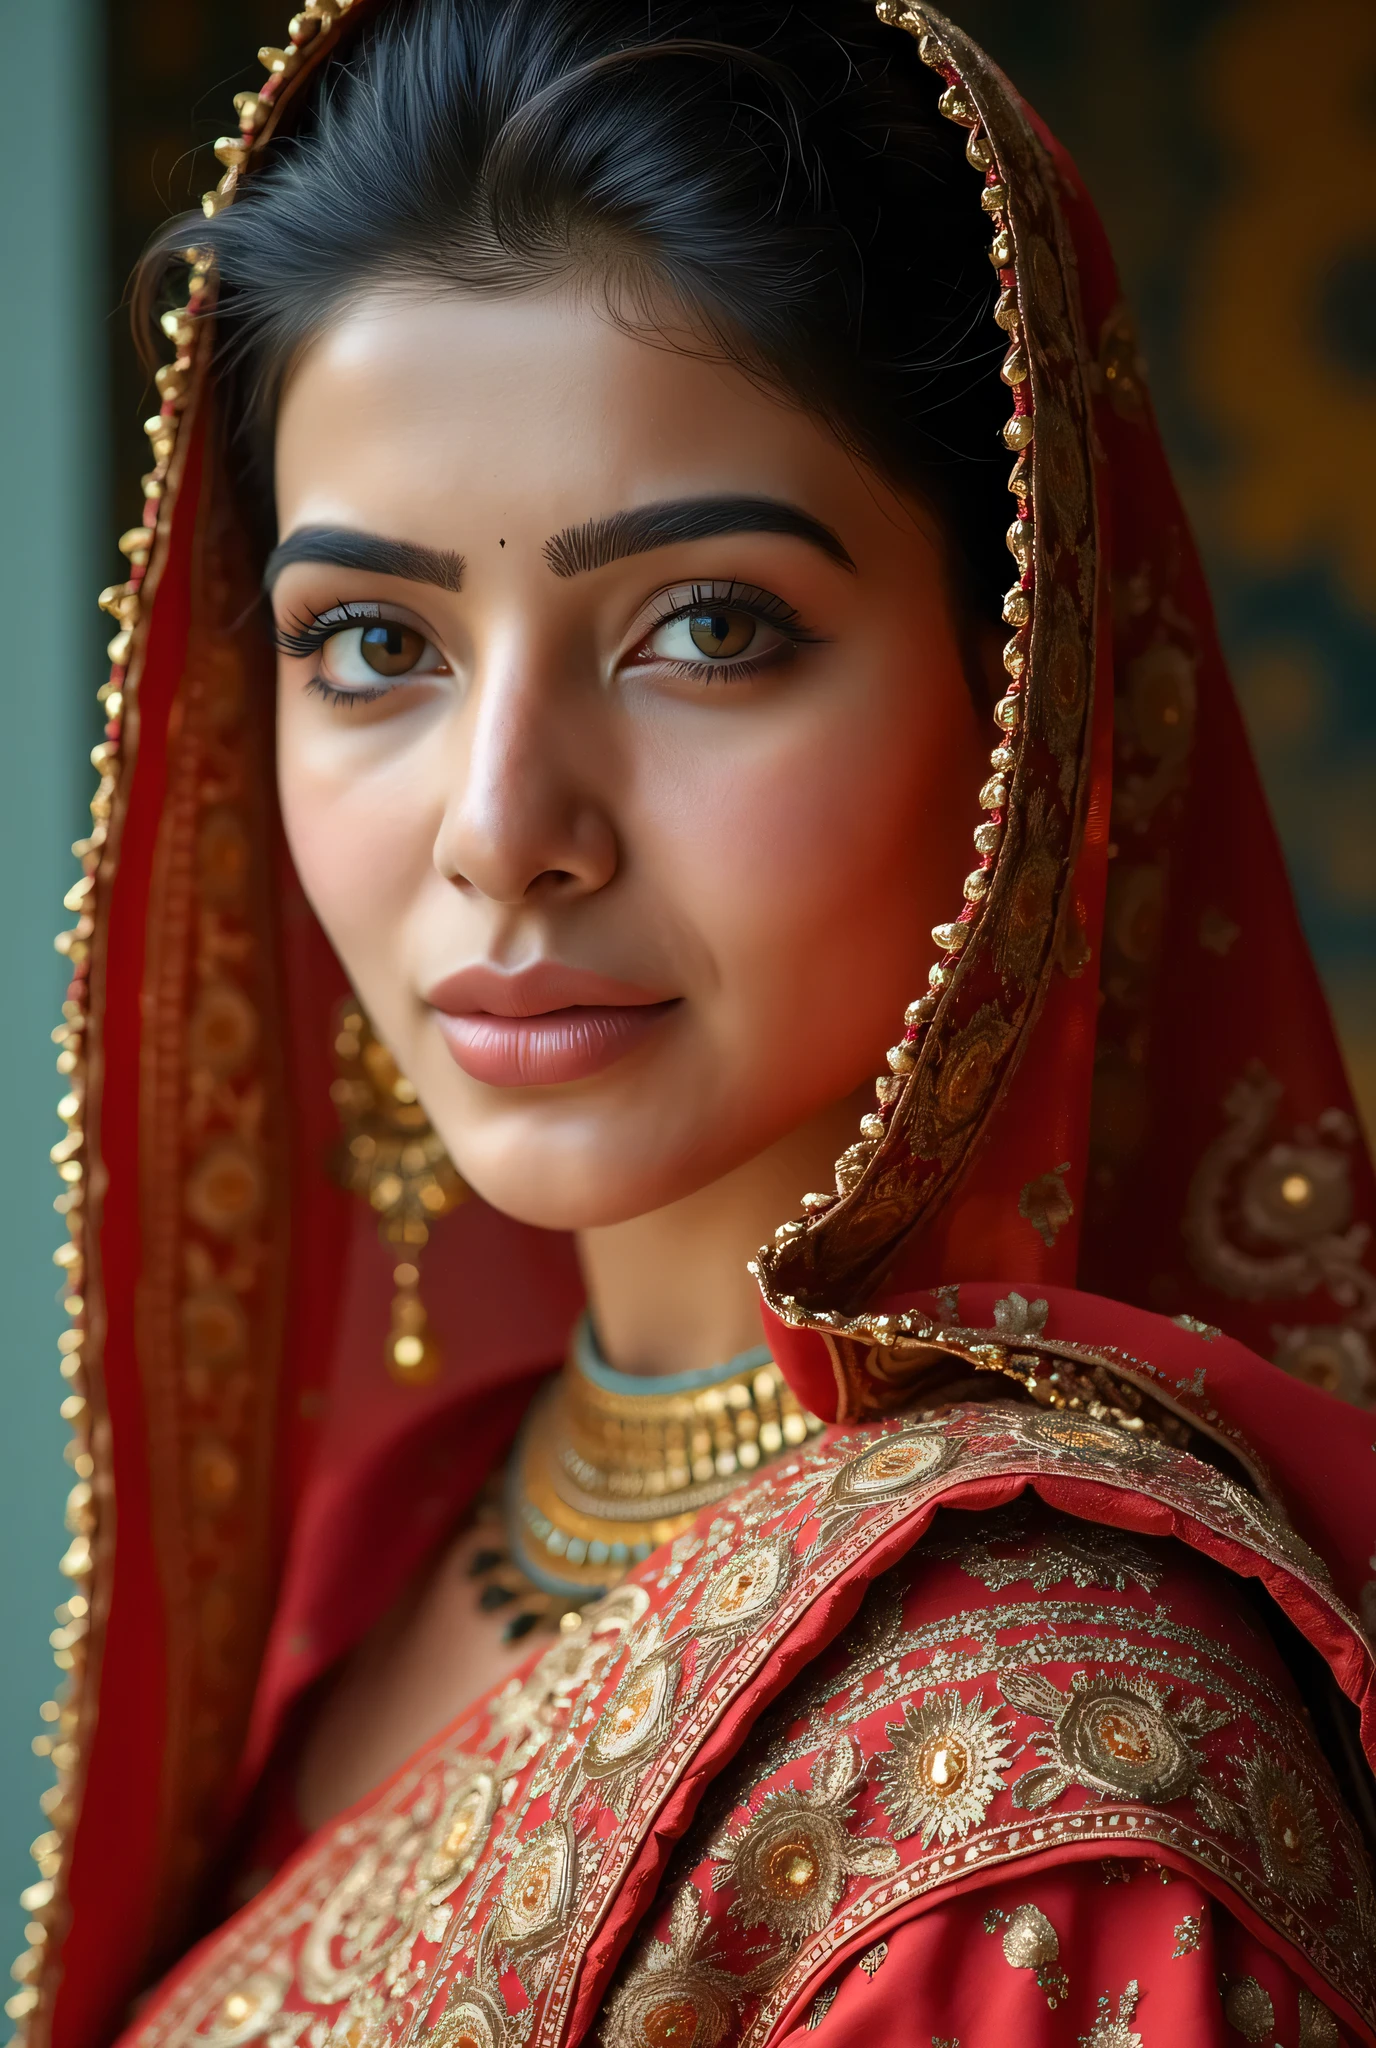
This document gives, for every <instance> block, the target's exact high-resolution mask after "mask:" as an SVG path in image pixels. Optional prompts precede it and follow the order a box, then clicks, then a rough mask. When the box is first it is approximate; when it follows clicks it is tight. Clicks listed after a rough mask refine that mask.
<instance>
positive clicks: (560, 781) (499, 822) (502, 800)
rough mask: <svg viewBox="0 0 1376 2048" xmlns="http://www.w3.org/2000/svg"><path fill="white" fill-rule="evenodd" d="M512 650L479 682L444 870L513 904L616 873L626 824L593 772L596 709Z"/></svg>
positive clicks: (445, 836) (450, 812)
mask: <svg viewBox="0 0 1376 2048" xmlns="http://www.w3.org/2000/svg"><path fill="white" fill-rule="evenodd" d="M546 666H547V665H546V664H542V663H541V662H539V661H538V660H537V659H535V658H533V656H532V653H531V651H529V650H527V652H526V653H525V654H524V655H521V654H518V653H517V652H516V651H514V650H513V651H512V652H511V653H510V654H509V655H508V657H507V658H506V659H505V660H498V659H494V660H492V661H491V662H490V663H488V664H487V665H486V672H485V673H480V674H478V675H476V676H475V677H474V682H473V687H472V689H471V691H470V694H469V699H468V703H467V705H466V706H465V711H464V715H463V717H462V718H461V720H460V721H459V726H458V731H457V733H456V736H455V750H456V758H455V759H454V762H453V771H452V780H451V782H450V787H449V792H448V796H447V801H446V803H445V808H444V815H443V817H442V819H441V822H440V827H439V831H438V833H437V835H436V839H435V849H434V860H435V866H436V868H437V869H438V870H439V872H440V874H441V875H443V876H444V877H445V879H446V880H447V881H451V882H453V883H454V884H455V886H456V887H458V888H460V889H463V890H466V891H471V892H472V893H473V894H475V895H478V896H483V897H486V898H487V899H488V900H489V901H491V902H494V903H502V904H508V905H515V904H522V903H530V902H533V901H539V902H549V901H552V900H572V899H576V898H578V897H580V896H588V895H592V894H594V893H595V892H596V891H597V890H599V889H602V888H605V887H606V885H607V883H608V882H609V881H610V880H611V879H612V876H613V875H614V874H615V873H616V869H617V863H618V846H617V834H616V828H615V825H614V823H613V820H612V817H611V815H610V813H609V810H608V808H607V805H606V803H605V801H604V800H603V797H602V795H601V793H600V790H599V788H598V786H597V785H598V777H597V776H596V775H595V774H594V773H592V772H591V769H592V763H593V760H594V759H595V758H596V757H597V755H598V753H599V751H600V750H599V749H598V748H597V747H596V743H595V741H594V743H593V744H592V745H591V746H590V744H589V741H590V739H592V735H591V734H590V732H589V725H590V724H595V723H596V718H595V714H594V716H593V718H592V719H591V720H590V719H589V718H588V716H587V714H588V712H589V711H591V709H592V707H591V706H588V705H584V704H579V705H574V704H573V703H572V702H570V701H569V697H568V693H567V692H566V691H561V690H560V689H559V688H558V687H557V685H552V684H551V682H550V680H549V677H548V675H547V674H545V675H543V676H542V674H541V669H542V667H546Z"/></svg>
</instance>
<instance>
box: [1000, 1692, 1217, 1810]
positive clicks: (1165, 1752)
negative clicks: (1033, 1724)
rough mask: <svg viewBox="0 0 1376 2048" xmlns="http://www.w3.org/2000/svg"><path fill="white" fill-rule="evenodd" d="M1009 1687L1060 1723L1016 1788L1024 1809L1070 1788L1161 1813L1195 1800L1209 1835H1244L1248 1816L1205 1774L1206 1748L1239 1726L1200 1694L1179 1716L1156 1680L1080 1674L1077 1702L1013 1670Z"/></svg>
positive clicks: (1026, 1707) (1037, 1744)
mask: <svg viewBox="0 0 1376 2048" xmlns="http://www.w3.org/2000/svg"><path fill="white" fill-rule="evenodd" d="M1000 1684H1001V1686H1002V1690H1003V1696H1004V1698H1005V1699H1006V1700H1007V1701H1008V1702H1009V1703H1010V1705H1012V1706H1015V1707H1017V1708H1018V1709H1019V1710H1020V1711H1021V1712H1022V1713H1024V1714H1029V1715H1031V1716H1033V1717H1034V1718H1035V1719H1037V1720H1044V1721H1047V1722H1049V1723H1050V1726H1049V1727H1048V1728H1046V1729H1043V1730H1041V1731H1039V1732H1038V1733H1037V1734H1035V1735H1033V1737H1032V1740H1031V1747H1032V1748H1033V1749H1034V1750H1035V1751H1037V1752H1038V1753H1039V1755H1040V1756H1041V1758H1042V1761H1041V1762H1040V1763H1038V1764H1035V1765H1034V1766H1033V1768H1032V1769H1031V1770H1029V1771H1026V1772H1024V1773H1023V1775H1022V1777H1020V1778H1019V1779H1018V1780H1017V1781H1016V1783H1015V1784H1014V1785H1013V1788H1012V1794H1013V1804H1014V1805H1015V1806H1022V1807H1028V1808H1033V1809H1036V1808H1040V1807H1043V1806H1049V1805H1050V1804H1051V1802H1052V1801H1053V1800H1054V1799H1058V1798H1059V1797H1060V1796H1061V1794H1062V1793H1063V1792H1064V1791H1066V1790H1067V1788H1068V1787H1069V1786H1071V1785H1083V1786H1085V1787H1087V1788H1088V1789H1089V1790H1091V1791H1094V1792H1102V1793H1106V1794H1109V1795H1110V1796H1116V1797H1118V1798H1130V1799H1143V1800H1148V1801H1151V1802H1153V1803H1160V1804H1168V1803H1169V1802H1170V1801H1172V1800H1175V1799H1181V1798H1189V1799H1190V1800H1192V1801H1193V1803H1194V1805H1195V1807H1196V1809H1197V1810H1198V1812H1199V1814H1200V1817H1201V1819H1203V1820H1204V1822H1205V1824H1206V1826H1209V1827H1216V1828H1222V1829H1223V1830H1224V1831H1225V1832H1226V1833H1229V1834H1236V1833H1238V1832H1239V1827H1240V1821H1241V1816H1240V1814H1239V1813H1238V1811H1237V1808H1236V1806H1235V1804H1234V1803H1233V1802H1232V1801H1231V1800H1229V1799H1227V1798H1226V1797H1225V1796H1224V1795H1223V1794H1221V1793H1220V1792H1219V1791H1218V1789H1217V1788H1216V1787H1215V1786H1214V1785H1213V1784H1212V1783H1211V1782H1210V1780H1209V1779H1208V1777H1206V1776H1205V1775H1204V1771H1203V1765H1202V1761H1201V1758H1200V1756H1199V1753H1198V1748H1197V1745H1198V1743H1199V1740H1200V1738H1201V1737H1203V1736H1205V1735H1210V1734H1212V1733H1213V1731H1214V1730H1215V1729H1216V1728H1221V1727H1223V1726H1225V1725H1226V1723H1227V1722H1228V1720H1229V1718H1230V1717H1229V1715H1228V1714H1227V1713H1226V1712H1224V1711H1223V1710H1222V1709H1220V1708H1215V1707H1210V1706H1209V1705H1208V1704H1207V1702H1206V1701H1205V1700H1204V1699H1202V1698H1201V1697H1200V1696H1199V1695H1198V1694H1195V1695H1192V1696H1190V1697H1188V1698H1186V1699H1185V1700H1184V1701H1182V1702H1181V1703H1180V1705H1179V1706H1177V1707H1174V1708H1170V1707H1168V1706H1167V1695H1166V1694H1165V1693H1164V1692H1163V1691H1162V1689H1161V1688H1160V1687H1159V1686H1157V1685H1154V1684H1153V1683H1152V1682H1151V1681H1150V1680H1149V1679H1144V1678H1128V1677H1114V1678H1091V1677H1090V1676H1089V1674H1088V1673H1087V1672H1083V1671H1077V1672H1075V1673H1074V1674H1073V1676H1072V1678H1071V1689H1070V1691H1069V1692H1068V1693H1063V1692H1061V1691H1060V1690H1059V1688H1058V1687H1056V1686H1054V1685H1053V1684H1052V1683H1051V1681H1050V1680H1049V1679H1047V1678H1045V1677H1043V1676H1042V1674H1041V1673H1040V1672H1031V1671H1010V1672H1008V1673H1007V1674H1005V1676H1004V1677H1003V1678H1002V1679H1001V1680H1000Z"/></svg>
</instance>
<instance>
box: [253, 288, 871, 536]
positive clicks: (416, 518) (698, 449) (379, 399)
mask: <svg viewBox="0 0 1376 2048" xmlns="http://www.w3.org/2000/svg"><path fill="white" fill-rule="evenodd" d="M682 343H683V345H682V346H675V345H674V343H673V340H672V339H671V338H661V337H658V336H656V337H654V338H653V339H642V338H640V337H639V336H636V335H631V334H627V333H626V332H624V331H623V330H622V329H621V328H619V327H617V326H616V325H615V324H614V323H613V322H612V321H611V320H610V319H609V318H608V317H607V316H606V315H605V313H603V312H602V311H601V310H600V309H599V308H598V307H597V306H595V305H593V304H591V303H589V302H588V300H587V299H586V298H585V297H579V296H575V295H574V294H572V293H547V294H541V295H534V294H532V295H530V296H523V297H511V298H492V299H478V298H471V297H461V296H459V295H457V294H447V295H445V296H443V297H439V298H434V299H430V300H423V299H418V298H402V297H392V298H384V297H377V298H375V299H371V300H367V301H364V302H362V303H360V304H359V305H357V306H355V307H353V308H352V309H350V310H349V311H348V312H346V313H345V314H343V315H342V316H341V317H340V318H339V319H338V320H336V321H335V322H333V323H332V324H331V325H330V326H329V327H328V328H327V329H326V330H325V332H324V333H323V334H322V335H321V336H320V337H319V338H318V339H317V340H316V341H315V342H314V344H313V345H312V346H311V348H310V349H309V350H308V351H307V352H306V354H305V355H304V356H303V358H302V360H301V361H300V363H299V364H298V366H297V367H296V369H295V370H294V372H293V374H292V376H291V379H290V381H289V383H288V385H287V388H286V391H285V393H284V396H283V401H282V405H281V408H280V411H279V416H278V427H277V444H276V472H277V496H278V510H279V516H280V519H281V523H282V526H283V529H284V530H285V529H286V528H288V527H291V526H297V525H302V524H311V523H317V522H319V523H328V522H329V521H331V520H334V521H344V522H345V523H356V522H358V521H359V520H361V519H363V518H364V517H365V516H366V518H367V519H368V521H369V522H371V523H379V522H380V521H381V520H382V519H384V518H385V517H386V516H387V515H389V514H390V515H391V516H392V518H393V519H394V520H395V519H396V518H398V517H399V516H400V515H401V514H402V513H405V515H406V518H405V521H404V528H405V530H406V531H408V532H410V533H413V534H414V535H415V536H416V537H417V538H422V537H427V536H426V529H427V528H428V527H429V526H431V525H432V524H435V525H436V526H437V527H439V526H442V525H443V524H444V523H445V518H446V515H447V517H448V518H449V519H450V520H452V516H453V510H454V507H455V505H456V503H458V502H460V501H462V502H464V503H466V504H468V505H469V506H473V505H475V504H482V505H483V506H484V507H485V508H487V509H488V510H489V511H491V512H492V513H494V514H496V515H498V516H509V517H510V518H511V519H513V520H514V519H516V518H517V517H519V515H520V514H521V513H522V511H523V510H525V511H528V512H529V513H530V514H531V516H532V517H535V518H537V519H538V521H539V522H540V523H542V524H543V526H544V528H545V530H546V531H548V530H549V529H550V527H551V526H554V525H558V524H560V523H561V521H563V520H564V519H569V520H575V519H584V518H586V517H587V516H588V514H589V512H590V511H592V512H598V511H605V510H608V509H610V508H612V507H615V506H620V505H629V504H635V503H638V502H645V501H647V500H651V499H656V498H663V497H667V496H676V495H680V494H682V495H695V494H697V493H700V492H703V491H706V490H712V491H721V490H727V491H729V490H740V491H750V492H757V493H758V492H760V491H767V492H769V493H771V494H774V495H777V496H780V497H785V498H789V499H793V500H797V501H800V502H803V503H811V502H814V501H817V500H821V501H822V502H824V503H825V502H828V501H832V502H834V501H835V498H836V493H837V492H838V491H844V490H854V489H855V487H856V483H857V478H856V473H855V464H854V462H853V460H852V458H851V457H850V456H849V455H848V453H847V452H846V451H845V449H844V448H843V447H842V446H841V444H840V443H839V441H837V439H836V438H835V437H834V436H833V435H832V434H831V433H830V432H829V431H828V430H827V429H826V428H825V427H824V426H822V425H820V424H819V423H818V422H817V421H815V420H814V419H812V418H811V417H810V416H809V415H808V414H806V413H805V412H803V411H802V410H801V409H800V408H799V407H797V406H795V405H792V404H790V403H788V402H787V401H786V400H784V399H783V398H781V397H779V396H777V395H776V394H774V393H773V392H771V391H768V390H765V389H762V388H761V387H760V386H759V385H758V384H757V383H756V382H755V381H754V380H752V379H751V378H750V377H748V376H746V375H745V374H744V373H743V372H742V371H740V370H738V369H736V368H735V367H734V366H732V365H730V364H725V363H721V362H718V361H713V360H711V359H709V358H708V357H707V356H706V355H705V354H704V353H703V352H702V350H701V348H700V347H699V346H698V345H697V344H695V343H693V342H692V340H691V338H690V337H688V336H687V335H684V336H683V337H682Z"/></svg>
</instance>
